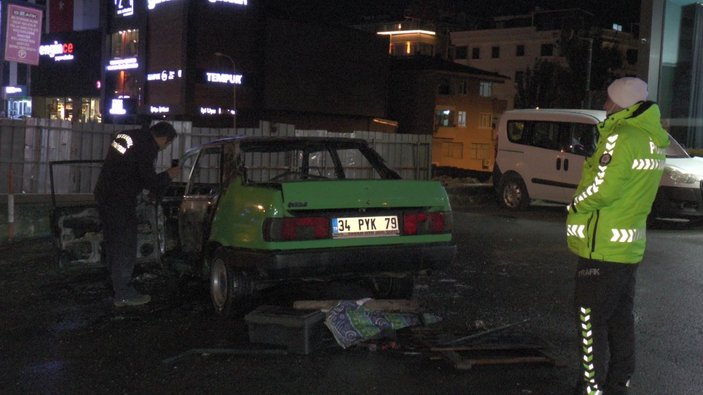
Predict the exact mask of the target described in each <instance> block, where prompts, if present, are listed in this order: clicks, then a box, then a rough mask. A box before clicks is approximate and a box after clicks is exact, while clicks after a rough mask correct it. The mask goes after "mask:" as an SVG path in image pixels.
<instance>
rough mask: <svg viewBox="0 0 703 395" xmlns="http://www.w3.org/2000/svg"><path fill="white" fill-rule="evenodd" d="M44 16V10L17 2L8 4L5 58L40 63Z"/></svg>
mask: <svg viewBox="0 0 703 395" xmlns="http://www.w3.org/2000/svg"><path fill="white" fill-rule="evenodd" d="M42 17H43V11H42V10H39V9H36V8H30V7H22V6H20V5H17V4H8V5H7V23H6V26H5V29H6V30H5V60H7V61H10V62H17V63H25V64H32V65H35V66H36V65H38V64H39V40H40V36H41V27H42Z"/></svg>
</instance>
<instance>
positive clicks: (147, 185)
mask: <svg viewBox="0 0 703 395" xmlns="http://www.w3.org/2000/svg"><path fill="white" fill-rule="evenodd" d="M174 138H176V130H175V129H174V128H173V126H171V125H170V124H169V123H167V122H159V123H156V124H154V125H153V126H152V127H151V128H149V129H148V130H146V129H135V130H129V131H124V132H120V133H118V134H117V136H116V137H115V139H114V140H113V141H112V144H110V147H109V148H108V153H107V157H106V158H105V162H104V164H103V167H102V170H101V172H100V176H99V177H98V182H97V185H96V186H95V192H94V193H95V200H96V201H97V203H98V211H99V213H100V220H101V222H102V229H103V240H104V248H105V258H106V260H107V265H108V267H109V268H110V277H111V280H112V289H113V291H114V305H115V307H123V306H138V305H142V304H145V303H149V301H151V296H149V295H143V294H140V293H139V292H137V290H135V289H134V287H132V286H131V285H130V281H131V280H132V272H133V271H134V265H135V263H136V260H137V213H136V208H137V197H138V196H139V194H140V193H142V190H144V189H147V190H149V191H151V192H154V193H159V192H160V191H162V190H163V189H164V188H165V187H166V186H167V185H168V184H169V183H170V182H171V178H173V177H176V176H177V175H178V174H179V173H180V167H178V166H176V167H171V168H170V169H168V170H166V171H164V172H161V173H158V174H157V173H156V170H155V168H154V162H155V161H156V155H157V154H158V153H159V151H161V150H163V149H165V148H166V147H168V146H169V145H170V144H171V142H172V141H173V139H174Z"/></svg>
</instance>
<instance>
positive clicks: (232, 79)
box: [205, 72, 242, 85]
mask: <svg viewBox="0 0 703 395" xmlns="http://www.w3.org/2000/svg"><path fill="white" fill-rule="evenodd" d="M205 81H207V82H214V83H218V84H231V85H241V84H242V75H241V74H227V73H210V72H206V73H205Z"/></svg>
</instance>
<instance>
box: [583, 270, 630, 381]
mask: <svg viewBox="0 0 703 395" xmlns="http://www.w3.org/2000/svg"><path fill="white" fill-rule="evenodd" d="M638 266H639V265H638V264H623V263H614V262H604V261H597V260H591V259H585V258H579V262H578V265H577V269H576V289H575V295H574V296H575V298H574V300H575V307H576V311H577V314H578V318H577V319H578V321H579V322H578V324H579V350H580V351H581V352H580V357H581V365H582V368H581V373H580V374H581V380H584V379H585V380H586V384H588V381H589V380H593V382H595V383H596V384H598V389H600V390H601V391H602V390H604V389H607V388H609V387H616V386H618V385H619V384H623V383H626V382H627V381H628V380H629V378H630V376H631V375H632V373H633V372H634V369H635V326H634V316H633V313H632V309H633V305H634V296H635V274H636V272H637V267H638ZM608 356H609V357H610V358H608Z"/></svg>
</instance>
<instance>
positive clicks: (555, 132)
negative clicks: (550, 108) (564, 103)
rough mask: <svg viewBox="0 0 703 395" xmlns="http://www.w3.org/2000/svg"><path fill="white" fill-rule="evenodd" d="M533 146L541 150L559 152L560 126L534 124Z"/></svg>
mask: <svg viewBox="0 0 703 395" xmlns="http://www.w3.org/2000/svg"><path fill="white" fill-rule="evenodd" d="M531 143H532V144H531V145H533V146H535V147H540V148H547V149H553V150H558V149H560V147H559V124H558V123H556V122H534V123H533V124H532V141H531Z"/></svg>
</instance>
